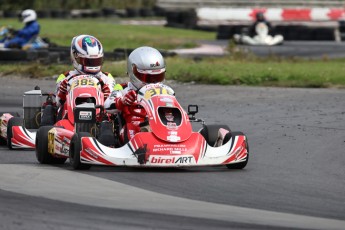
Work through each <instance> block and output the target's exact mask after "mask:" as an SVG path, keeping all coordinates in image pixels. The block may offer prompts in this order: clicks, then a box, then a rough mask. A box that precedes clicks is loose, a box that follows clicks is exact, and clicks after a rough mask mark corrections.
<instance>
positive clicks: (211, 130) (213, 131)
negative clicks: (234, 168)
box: [200, 125, 230, 146]
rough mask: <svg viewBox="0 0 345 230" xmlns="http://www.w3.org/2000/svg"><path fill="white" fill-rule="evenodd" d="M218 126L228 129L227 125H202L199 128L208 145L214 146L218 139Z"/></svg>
mask: <svg viewBox="0 0 345 230" xmlns="http://www.w3.org/2000/svg"><path fill="white" fill-rule="evenodd" d="M220 128H223V129H226V130H229V131H230V128H229V126H227V125H204V127H203V128H202V129H201V130H200V134H201V135H202V136H203V137H204V138H205V140H206V142H207V144H208V145H210V146H214V144H215V143H216V141H217V139H218V131H219V129H220Z"/></svg>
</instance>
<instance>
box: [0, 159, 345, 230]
mask: <svg viewBox="0 0 345 230" xmlns="http://www.w3.org/2000/svg"><path fill="white" fill-rule="evenodd" d="M138 176H140V174H138ZM210 186H212V185H210ZM0 189H2V190H6V191H10V192H16V193H21V194H25V195H30V196H36V197H44V198H48V199H53V200H59V201H65V202H71V203H77V204H83V205H90V206H97V207H107V208H114V209H124V210H136V211H143V212H151V213H159V214H168V215H180V216H187V217H197V218H206V219H214V220H221V221H231V222H238V223H244V224H257V225H266V226H277V227H278V226H279V227H289V228H308V229H328V230H330V229H342V230H343V229H344V226H345V221H341V220H334V219H327V218H318V217H311V216H303V215H295V214H288V213H279V212H272V211H264V210H258V209H251V208H242V207H236V206H231V205H222V204H215V203H209V202H202V201H195V200H190V199H185V198H178V197H173V196H169V195H162V194H159V193H155V192H151V191H147V190H144V189H140V188H136V187H133V186H128V185H125V184H121V183H118V182H115V181H111V180H107V179H103V178H99V177H95V176H90V175H85V174H82V173H78V172H73V171H69V170H66V169H61V168H58V167H53V166H42V165H15V164H1V165H0ZM200 192H202V191H200ZM229 195H231V194H229Z"/></svg>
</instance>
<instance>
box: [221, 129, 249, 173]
mask: <svg viewBox="0 0 345 230" xmlns="http://www.w3.org/2000/svg"><path fill="white" fill-rule="evenodd" d="M237 135H244V134H243V133H242V132H233V133H232V136H237ZM225 137H226V136H225ZM225 139H226V138H224V140H225ZM246 147H247V150H248V154H247V158H246V160H245V161H243V162H240V163H236V164H227V165H226V167H227V168H228V169H244V168H245V167H246V166H247V164H248V160H249V145H248V138H247V137H246Z"/></svg>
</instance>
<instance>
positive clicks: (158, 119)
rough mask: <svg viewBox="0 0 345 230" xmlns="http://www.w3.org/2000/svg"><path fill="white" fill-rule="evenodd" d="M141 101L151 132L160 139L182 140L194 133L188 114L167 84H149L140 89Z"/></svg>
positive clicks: (139, 96) (168, 140) (169, 140)
mask: <svg viewBox="0 0 345 230" xmlns="http://www.w3.org/2000/svg"><path fill="white" fill-rule="evenodd" d="M138 101H139V103H140V104H141V105H142V106H143V107H144V109H145V111H146V113H147V117H148V121H149V126H150V129H151V132H152V133H153V134H154V135H155V136H156V137H157V138H158V139H160V140H162V141H167V142H182V141H185V140H187V139H188V138H189V137H190V136H191V134H192V125H191V123H190V121H189V117H188V114H187V113H186V112H185V111H184V110H183V108H182V107H181V105H180V104H179V103H178V101H177V100H176V98H175V96H174V95H172V94H171V92H170V91H169V88H165V85H162V84H158V85H154V84H153V85H147V86H145V87H143V88H142V89H140V91H139V95H138Z"/></svg>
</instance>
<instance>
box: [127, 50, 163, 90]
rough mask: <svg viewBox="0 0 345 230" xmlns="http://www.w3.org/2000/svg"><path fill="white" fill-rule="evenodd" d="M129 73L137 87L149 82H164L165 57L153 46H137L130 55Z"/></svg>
mask: <svg viewBox="0 0 345 230" xmlns="http://www.w3.org/2000/svg"><path fill="white" fill-rule="evenodd" d="M127 73H128V76H129V79H130V81H131V83H132V84H133V85H134V86H135V87H136V88H137V89H140V88H141V87H143V86H144V85H146V84H148V83H159V82H162V81H164V78H165V62H164V58H163V56H162V54H161V53H160V52H159V51H158V50H156V49H154V48H152V47H148V46H143V47H139V48H136V49H135V50H133V52H132V53H131V54H130V55H129V57H128V61H127Z"/></svg>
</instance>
